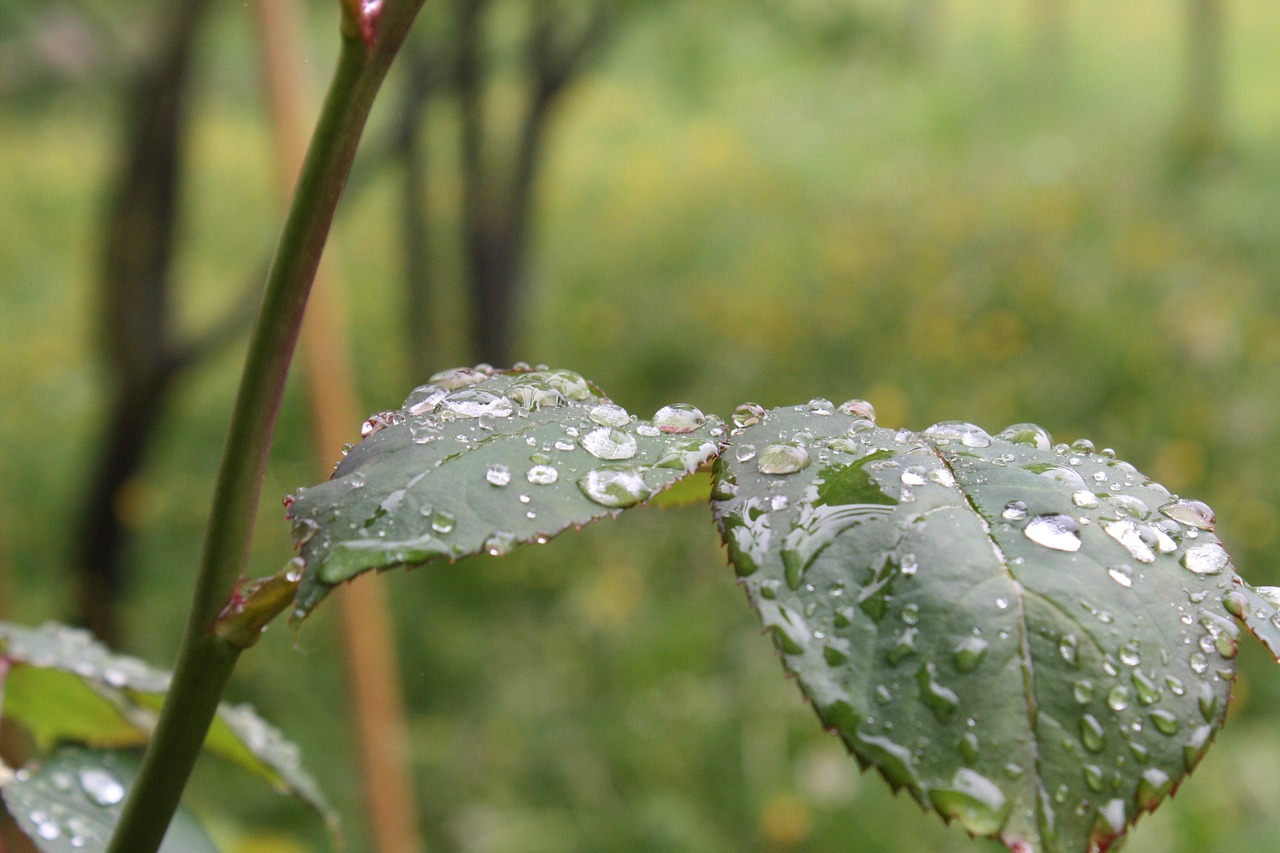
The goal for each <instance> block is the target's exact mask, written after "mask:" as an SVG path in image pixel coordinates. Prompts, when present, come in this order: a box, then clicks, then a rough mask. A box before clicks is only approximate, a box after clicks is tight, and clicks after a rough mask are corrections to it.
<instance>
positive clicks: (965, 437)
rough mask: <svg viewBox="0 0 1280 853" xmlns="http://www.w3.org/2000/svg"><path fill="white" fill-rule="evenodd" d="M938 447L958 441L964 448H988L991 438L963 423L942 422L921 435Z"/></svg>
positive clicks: (978, 428) (983, 431) (977, 427)
mask: <svg viewBox="0 0 1280 853" xmlns="http://www.w3.org/2000/svg"><path fill="white" fill-rule="evenodd" d="M923 434H924V435H925V436H926V437H927V438H929V439H932V440H933V441H934V442H935V443H937V444H938V445H940V446H941V445H946V444H949V443H951V442H953V441H958V442H959V443H960V444H962V445H964V446H965V447H989V446H990V445H991V436H990V435H988V434H987V431H986V430H984V429H983V428H982V427H980V426H975V425H974V424H970V423H965V422H964V421H942V422H941V423H936V424H934V425H933V426H931V427H929V428H928V429H926V430H925V431H924V433H923Z"/></svg>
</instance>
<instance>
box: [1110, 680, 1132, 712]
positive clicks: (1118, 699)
mask: <svg viewBox="0 0 1280 853" xmlns="http://www.w3.org/2000/svg"><path fill="white" fill-rule="evenodd" d="M1107 707H1108V708H1110V709H1111V710H1113V711H1123V710H1124V709H1125V708H1128V707H1129V688H1128V686H1126V685H1124V684H1117V685H1116V686H1115V687H1112V688H1111V691H1110V692H1109V693H1107Z"/></svg>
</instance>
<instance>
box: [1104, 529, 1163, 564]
mask: <svg viewBox="0 0 1280 853" xmlns="http://www.w3.org/2000/svg"><path fill="white" fill-rule="evenodd" d="M1102 529H1103V530H1105V531H1107V535H1108V536H1110V537H1111V538H1112V539H1114V540H1116V541H1117V542H1119V543H1120V544H1121V545H1123V546H1124V548H1125V550H1126V551H1128V552H1129V556H1131V557H1133V559H1135V560H1137V561H1138V562H1139V563H1151V562H1154V561H1155V559H1156V555H1155V552H1154V551H1152V550H1151V546H1150V545H1148V544H1147V543H1146V542H1145V541H1143V538H1142V534H1141V532H1140V531H1139V530H1138V526H1137V525H1136V524H1134V523H1133V522H1132V521H1109V522H1107V523H1106V524H1104V525H1103V526H1102Z"/></svg>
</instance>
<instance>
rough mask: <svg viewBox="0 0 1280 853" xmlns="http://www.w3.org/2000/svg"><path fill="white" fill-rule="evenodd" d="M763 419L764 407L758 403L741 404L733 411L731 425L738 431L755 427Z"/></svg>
mask: <svg viewBox="0 0 1280 853" xmlns="http://www.w3.org/2000/svg"><path fill="white" fill-rule="evenodd" d="M763 417H764V406H761V405H760V404H759V403H743V404H742V405H741V406H738V408H736V409H734V410H733V416H732V420H733V425H734V426H735V427H737V428H738V429H745V428H746V427H749V426H755V425H756V424H758V423H760V420H761V418H763Z"/></svg>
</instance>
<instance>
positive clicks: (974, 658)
mask: <svg viewBox="0 0 1280 853" xmlns="http://www.w3.org/2000/svg"><path fill="white" fill-rule="evenodd" d="M988 645H989V644H988V643H987V641H986V640H984V639H982V638H981V637H965V638H964V639H963V640H961V641H960V642H958V643H956V645H955V647H954V649H952V653H953V655H954V661H955V667H956V671H957V672H973V671H974V670H975V669H977V668H978V666H979V665H980V664H981V663H982V659H983V658H985V657H986V656H987V647H988Z"/></svg>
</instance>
